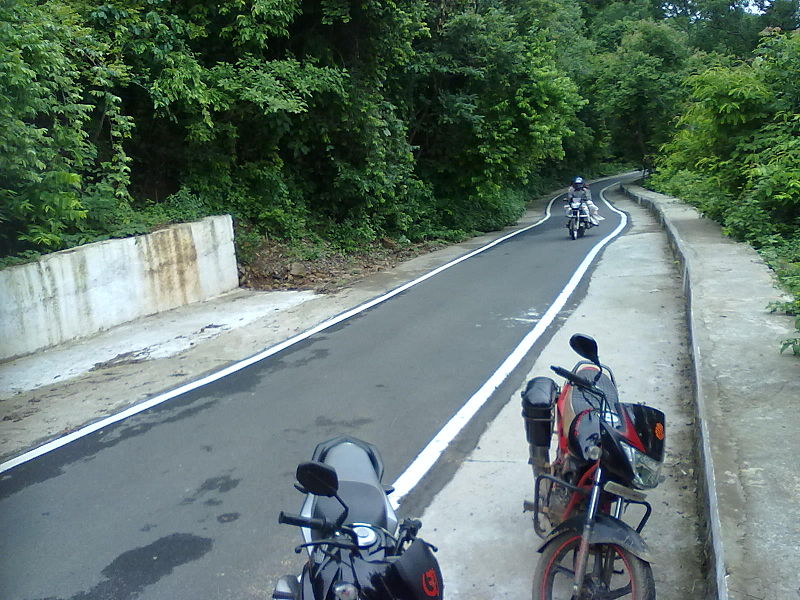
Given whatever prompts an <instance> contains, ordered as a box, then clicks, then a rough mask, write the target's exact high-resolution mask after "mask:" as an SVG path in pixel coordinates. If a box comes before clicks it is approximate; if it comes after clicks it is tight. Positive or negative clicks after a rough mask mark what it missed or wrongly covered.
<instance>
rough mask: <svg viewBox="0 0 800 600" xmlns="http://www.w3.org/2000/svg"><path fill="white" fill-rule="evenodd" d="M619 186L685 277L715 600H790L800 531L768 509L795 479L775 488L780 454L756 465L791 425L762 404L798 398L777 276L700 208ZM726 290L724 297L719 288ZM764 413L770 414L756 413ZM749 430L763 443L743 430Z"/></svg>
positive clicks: (703, 505) (710, 583)
mask: <svg viewBox="0 0 800 600" xmlns="http://www.w3.org/2000/svg"><path fill="white" fill-rule="evenodd" d="M620 187H621V189H622V191H623V192H624V193H625V194H626V195H627V196H628V197H629V198H631V199H632V200H634V201H635V202H637V203H639V204H640V205H642V206H644V207H646V208H648V209H649V210H650V211H652V212H653V213H654V214H655V216H656V217H657V218H658V219H659V220H660V221H661V223H662V225H663V227H664V230H665V231H666V233H667V237H668V240H669V244H670V246H671V247H672V250H673V253H674V255H675V257H676V259H677V261H678V262H679V264H680V267H681V270H682V273H683V288H684V293H685V298H686V315H687V321H688V330H689V336H690V339H689V346H690V350H691V358H692V366H693V375H694V392H695V400H696V423H695V428H696V434H697V448H696V450H697V455H698V462H699V468H700V469H701V470H702V473H701V474H700V477H699V478H698V479H699V481H698V485H699V488H700V489H699V492H700V501H701V508H702V510H703V512H704V517H705V520H706V530H707V531H706V533H707V539H708V541H707V547H706V554H707V560H708V569H707V571H706V577H707V585H708V586H709V588H708V589H709V595H710V597H712V598H715V599H717V600H728V599H729V598H731V599H733V598H749V597H773V598H787V599H788V598H789V597H790V595H789V594H790V593H791V591H790V588H794V590H796V588H797V583H796V581H795V582H793V581H792V576H795V577H796V575H797V570H796V569H797V561H796V560H794V559H793V558H792V557H793V556H794V557H796V554H797V553H796V546H795V543H796V540H795V543H792V542H791V533H790V532H791V531H792V529H794V528H795V527H793V526H792V525H791V524H790V523H789V518H790V517H789V516H788V515H781V514H780V513H781V511H779V510H775V508H776V507H775V506H771V499H773V498H780V497H781V496H782V495H784V494H786V493H787V491H786V488H787V487H788V488H791V487H792V483H791V482H792V481H793V480H794V477H793V476H792V475H791V474H790V475H789V480H788V481H787V482H786V483H778V482H777V480H779V478H780V470H781V469H783V468H784V466H783V465H782V464H778V463H780V461H782V460H790V459H785V458H784V456H782V455H780V453H773V458H772V459H771V460H770V462H768V463H765V462H761V463H759V462H758V459H757V456H758V454H759V453H761V452H763V449H764V447H765V446H769V445H770V444H769V440H770V439H772V440H779V439H780V437H779V436H780V433H779V432H778V431H773V433H772V438H770V436H769V433H766V432H769V431H770V429H769V428H770V427H772V428H773V429H774V428H775V427H776V425H778V424H780V423H781V422H782V419H784V418H789V420H790V421H789V425H790V424H791V423H792V421H793V419H792V417H791V415H788V414H786V415H785V416H781V415H778V416H776V417H775V418H774V419H773V417H772V416H771V415H770V414H769V413H771V412H772V405H773V404H777V403H771V404H769V405H768V404H761V403H760V402H759V401H760V400H763V399H767V398H771V395H770V393H769V390H770V388H771V387H773V386H774V389H775V390H776V391H778V390H779V391H780V394H779V395H778V396H777V397H776V400H779V399H780V398H782V397H783V398H785V397H790V398H791V397H792V392H791V390H792V389H796V390H798V391H800V384H799V383H798V382H797V372H796V371H797V367H798V366H800V365H798V363H797V362H796V359H791V358H790V357H787V356H781V355H780V354H779V352H778V344H779V341H780V339H781V336H785V337H789V336H790V334H791V331H792V330H791V327H790V325H789V321H790V320H789V319H788V318H785V317H781V316H779V315H774V314H769V313H768V312H767V311H766V305H767V303H768V302H769V301H770V300H777V299H779V298H780V297H781V293H780V291H779V290H778V289H777V288H776V287H775V285H774V279H773V276H772V274H771V271H770V270H769V269H768V267H767V266H766V265H765V264H764V263H763V261H762V260H761V259H760V257H759V256H758V255H757V253H756V252H755V251H754V250H753V249H752V248H750V247H749V246H747V245H745V244H738V243H736V242H733V241H732V240H730V239H727V238H724V237H723V236H722V233H721V231H720V227H719V226H718V225H717V224H715V223H714V222H712V221H710V220H708V219H704V218H703V217H702V216H700V215H699V214H698V212H697V211H696V210H695V209H694V208H692V207H690V206H688V205H686V204H684V203H682V202H680V201H679V200H677V199H675V198H671V197H669V196H664V195H662V194H658V193H655V192H651V191H649V190H646V189H644V188H641V187H639V186H636V185H631V184H622V185H621V186H620ZM714 275H716V276H714ZM712 280H714V281H712ZM724 285H727V288H723V287H721V286H724ZM715 286H716V287H715ZM719 289H727V290H728V294H727V295H723V296H720V295H715V294H713V293H711V290H719ZM726 317H732V318H730V319H727V318H726ZM720 318H726V319H725V321H720V320H719V319H720ZM723 323H724V324H723ZM728 335H730V337H729V338H728V337H726V336H728ZM738 341H741V342H742V343H741V344H737V342H738ZM761 344H766V345H765V346H763V347H762V346H761ZM770 344H772V347H770ZM737 361H738V363H737ZM792 361H794V362H792ZM751 373H752V376H750V377H748V374H751ZM792 375H794V377H792ZM737 379H739V381H737ZM793 397H795V398H797V397H799V396H798V395H794V396H793ZM758 408H760V410H761V411H762V413H764V414H759V413H758V412H756V409H758ZM778 410H779V411H781V410H782V407H779V408H778ZM756 421H758V423H756ZM778 427H779V429H780V428H782V426H780V425H778ZM750 428H758V429H760V430H761V431H762V432H764V434H762V435H758V433H753V432H749V431H747V430H748V429H750ZM778 443H780V442H778ZM773 462H774V463H775V464H773ZM751 465H758V466H757V467H753V466H751ZM754 469H757V470H758V471H759V472H761V471H765V470H766V471H768V472H769V475H768V478H769V479H772V478H774V479H775V480H776V482H770V481H768V480H767V479H764V478H763V476H761V475H760V474H759V477H758V478H753V477H752V472H753V471H754ZM773 488H774V489H773ZM765 504H766V506H764V505H765ZM784 530H787V531H786V534H787V535H784V534H783V531H784ZM771 554H772V556H773V557H774V556H776V555H778V556H779V555H786V556H787V557H788V558H789V560H788V561H787V562H788V563H789V564H788V565H787V567H788V568H782V569H783V570H784V575H785V576H787V577H788V580H786V581H784V582H779V580H780V579H781V576H780V575H781V574H780V573H775V572H774V569H775V567H774V564H775V562H774V561H773V562H772V563H770V562H769V561H770V560H771V556H770V555H771ZM753 563H755V564H753ZM767 565H773V567H772V570H773V573H772V574H771V575H767V574H766V573H767V572H769V570H768V571H763V570H762V569H763V568H764V567H765V566H767ZM779 569H781V568H780V567H779ZM762 578H763V579H762ZM794 590H793V591H794ZM754 593H760V595H757V596H756V595H753V594H754ZM795 593H796V592H795ZM764 594H766V596H765V595H764ZM791 597H794V596H791Z"/></svg>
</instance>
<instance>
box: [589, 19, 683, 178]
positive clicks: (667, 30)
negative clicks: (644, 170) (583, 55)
mask: <svg viewBox="0 0 800 600" xmlns="http://www.w3.org/2000/svg"><path fill="white" fill-rule="evenodd" d="M623 24H624V30H625V33H624V34H623V36H622V39H621V41H620V43H619V46H617V47H616V48H615V49H614V51H613V52H607V53H605V54H602V55H600V56H599V57H598V59H597V62H596V64H597V67H596V69H597V71H596V73H597V74H596V80H595V82H594V85H593V88H592V101H593V103H594V106H595V109H596V110H597V112H598V113H599V114H600V117H601V120H602V124H603V127H604V129H606V130H607V131H608V132H609V135H610V141H611V144H612V146H613V148H614V150H615V152H617V153H618V154H619V155H621V156H623V157H625V158H628V159H630V160H634V161H637V162H638V163H639V164H641V162H642V161H643V159H644V157H645V156H647V155H649V154H652V153H654V152H655V150H656V149H657V148H658V146H659V145H660V144H661V143H663V142H665V141H666V139H667V135H668V132H669V131H670V124H671V121H672V119H673V118H674V117H675V116H676V115H677V114H678V111H679V109H680V106H681V102H682V100H683V98H684V96H685V93H684V90H683V88H682V87H681V82H682V79H683V77H684V74H685V69H686V67H687V65H688V61H689V58H690V55H691V50H690V49H689V48H688V46H687V40H686V36H685V35H684V34H682V33H681V32H679V31H677V30H675V29H673V28H672V27H670V26H669V25H668V24H666V23H657V22H654V21H649V20H642V21H623Z"/></svg>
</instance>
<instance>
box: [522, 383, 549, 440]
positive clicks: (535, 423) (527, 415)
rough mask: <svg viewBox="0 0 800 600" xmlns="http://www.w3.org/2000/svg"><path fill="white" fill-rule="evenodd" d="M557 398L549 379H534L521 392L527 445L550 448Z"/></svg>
mask: <svg viewBox="0 0 800 600" xmlns="http://www.w3.org/2000/svg"><path fill="white" fill-rule="evenodd" d="M557 398H558V386H557V385H556V382H555V381H553V380H552V379H550V378H549V377H534V378H533V379H531V380H530V381H529V382H528V385H527V386H526V387H525V391H524V392H522V416H523V418H524V419H525V436H526V437H527V438H528V444H530V445H531V446H539V447H544V448H549V447H550V438H551V437H552V435H553V409H554V407H555V404H556V399H557Z"/></svg>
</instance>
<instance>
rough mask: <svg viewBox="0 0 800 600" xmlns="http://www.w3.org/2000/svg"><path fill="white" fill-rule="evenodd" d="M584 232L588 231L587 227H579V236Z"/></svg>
mask: <svg viewBox="0 0 800 600" xmlns="http://www.w3.org/2000/svg"><path fill="white" fill-rule="evenodd" d="M584 233H586V227H578V237H579V238H582V237H583V234H584Z"/></svg>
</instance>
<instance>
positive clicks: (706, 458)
mask: <svg viewBox="0 0 800 600" xmlns="http://www.w3.org/2000/svg"><path fill="white" fill-rule="evenodd" d="M620 189H621V190H622V192H623V193H625V195H626V196H628V197H629V198H631V199H632V200H634V201H635V202H637V203H638V204H640V205H641V206H644V207H645V208H647V209H649V210H650V211H651V212H652V213H653V214H654V215H655V216H656V217H657V218H658V219H659V220H660V221H661V224H662V225H663V226H664V230H665V231H666V233H667V239H668V240H669V243H670V247H671V248H672V251H673V253H674V255H675V257H676V258H677V259H678V261H679V262H680V267H681V271H682V273H683V289H684V295H685V297H686V320H687V325H688V330H689V347H690V351H691V358H692V361H691V362H692V365H693V373H692V374H693V383H694V388H695V389H694V397H695V410H696V416H695V427H696V431H695V440H696V452H697V464H698V465H699V467H700V473H699V477H698V484H699V485H698V492H699V495H700V498H699V500H700V502H701V506H702V511H703V517H704V520H705V525H706V533H707V536H706V539H707V542H706V544H707V547H706V549H705V550H706V552H705V554H706V556H707V559H708V564H707V571H706V577H707V581H706V584H707V586H708V591H709V597H711V598H715V599H716V600H728V589H727V584H726V580H725V573H726V568H725V552H724V549H723V544H722V535H721V521H720V515H719V501H718V499H717V492H716V484H715V480H714V458H713V455H712V453H711V443H710V439H709V430H708V425H707V423H708V420H709V412H708V408H707V406H706V396H705V393H706V390H705V389H704V387H703V377H702V368H703V360H704V359H703V353H702V350H701V348H699V347H698V345H697V343H696V339H697V334H696V331H695V323H694V320H693V319H692V273H691V270H690V265H689V264H687V259H686V248H685V245H684V243H683V242H682V239H681V237H680V235H679V234H678V233H677V231H676V230H675V227H674V226H673V224H672V223H671V222H670V220H669V219H668V217H667V216H666V215H665V214H664V211H663V210H662V209H661V206H660V205H659V204H658V203H656V202H654V201H653V200H652V199H651V198H647V197H646V196H645V195H644V194H643V193H642V192H643V191H644V190H641V188H638V187H637V186H632V185H620Z"/></svg>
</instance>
